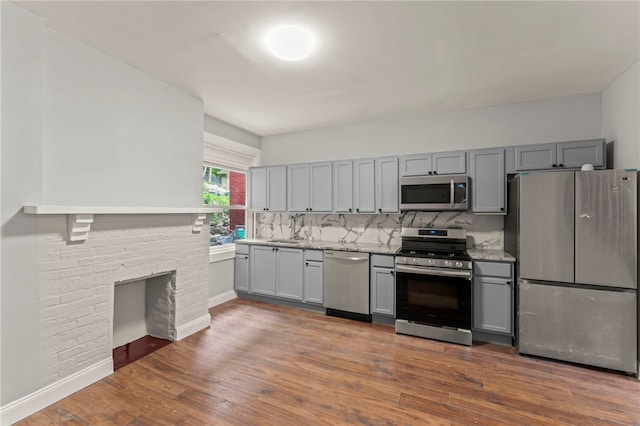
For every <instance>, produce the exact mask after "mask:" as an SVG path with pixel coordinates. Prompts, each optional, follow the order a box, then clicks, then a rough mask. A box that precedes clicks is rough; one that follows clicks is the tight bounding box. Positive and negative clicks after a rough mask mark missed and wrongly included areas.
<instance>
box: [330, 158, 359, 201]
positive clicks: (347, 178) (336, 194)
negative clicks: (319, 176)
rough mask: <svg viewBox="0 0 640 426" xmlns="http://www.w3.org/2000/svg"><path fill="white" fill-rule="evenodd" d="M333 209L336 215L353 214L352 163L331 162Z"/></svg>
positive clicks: (349, 161)
mask: <svg viewBox="0 0 640 426" xmlns="http://www.w3.org/2000/svg"><path fill="white" fill-rule="evenodd" d="M333 207H334V210H335V212H336V213H353V211H354V209H353V161H351V160H347V161H334V162H333Z"/></svg>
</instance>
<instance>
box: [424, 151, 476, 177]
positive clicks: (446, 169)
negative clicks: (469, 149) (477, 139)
mask: <svg viewBox="0 0 640 426" xmlns="http://www.w3.org/2000/svg"><path fill="white" fill-rule="evenodd" d="M432 158H433V174H434V175H455V174H459V175H463V174H465V173H467V153H466V152H465V151H462V152H460V151H458V152H438V153H435V154H432Z"/></svg>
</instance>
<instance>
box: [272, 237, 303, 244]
mask: <svg viewBox="0 0 640 426" xmlns="http://www.w3.org/2000/svg"><path fill="white" fill-rule="evenodd" d="M267 242H268V243H283V244H300V243H301V242H302V241H300V240H291V239H284V238H281V239H274V240H267Z"/></svg>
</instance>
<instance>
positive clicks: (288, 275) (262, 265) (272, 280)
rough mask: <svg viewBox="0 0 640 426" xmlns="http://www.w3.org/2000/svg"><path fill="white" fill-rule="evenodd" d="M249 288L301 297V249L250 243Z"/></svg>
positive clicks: (296, 297)
mask: <svg viewBox="0 0 640 426" xmlns="http://www.w3.org/2000/svg"><path fill="white" fill-rule="evenodd" d="M250 259H251V260H250V264H251V266H250V268H249V270H250V275H251V280H250V291H251V293H254V294H261V295H268V296H278V297H284V298H287V299H294V300H302V278H303V271H302V249H295V248H288V247H270V246H258V245H255V246H251V254H250Z"/></svg>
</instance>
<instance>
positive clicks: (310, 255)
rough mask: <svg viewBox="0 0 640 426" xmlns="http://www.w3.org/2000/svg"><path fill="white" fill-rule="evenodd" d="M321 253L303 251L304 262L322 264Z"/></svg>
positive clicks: (317, 251) (318, 251) (319, 251)
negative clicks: (310, 261) (312, 261)
mask: <svg viewBox="0 0 640 426" xmlns="http://www.w3.org/2000/svg"><path fill="white" fill-rule="evenodd" d="M323 253H324V252H323V251H322V250H305V251H304V260H305V261H306V260H314V261H317V262H322V259H323Z"/></svg>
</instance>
